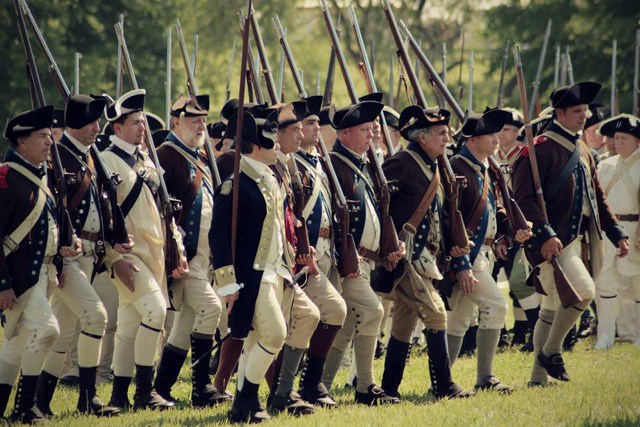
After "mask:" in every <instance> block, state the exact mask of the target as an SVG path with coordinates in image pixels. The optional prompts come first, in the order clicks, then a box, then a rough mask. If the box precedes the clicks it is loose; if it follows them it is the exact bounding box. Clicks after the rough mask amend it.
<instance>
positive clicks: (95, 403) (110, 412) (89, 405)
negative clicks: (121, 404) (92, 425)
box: [78, 366, 120, 417]
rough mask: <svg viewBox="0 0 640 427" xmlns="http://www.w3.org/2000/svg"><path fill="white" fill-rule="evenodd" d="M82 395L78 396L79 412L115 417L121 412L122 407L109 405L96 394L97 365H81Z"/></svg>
mask: <svg viewBox="0 0 640 427" xmlns="http://www.w3.org/2000/svg"><path fill="white" fill-rule="evenodd" d="M78 369H79V377H80V395H79V396H78V412H80V413H81V414H85V415H95V416H97V417H113V416H116V415H118V414H120V409H118V408H116V407H115V406H107V405H105V404H104V403H103V402H102V400H100V398H99V397H98V396H96V371H97V369H98V368H97V367H96V366H94V367H92V368H83V367H79V368H78Z"/></svg>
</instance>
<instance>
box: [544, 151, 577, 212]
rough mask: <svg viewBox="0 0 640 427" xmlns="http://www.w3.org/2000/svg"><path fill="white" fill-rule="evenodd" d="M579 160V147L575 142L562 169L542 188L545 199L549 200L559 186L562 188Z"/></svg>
mask: <svg viewBox="0 0 640 427" xmlns="http://www.w3.org/2000/svg"><path fill="white" fill-rule="evenodd" d="M579 161H580V147H579V146H578V145H577V144H576V146H575V148H574V150H573V153H571V157H569V160H568V161H567V163H566V164H565V165H564V168H562V171H561V172H560V174H559V175H558V177H557V178H556V179H554V180H553V181H550V182H549V183H548V185H546V186H545V188H543V189H542V192H543V194H544V198H545V199H547V200H551V199H552V198H553V196H555V195H556V193H557V192H558V190H560V188H562V186H563V185H564V184H565V183H566V182H567V180H568V179H569V176H570V175H571V173H572V172H573V170H574V169H575V167H576V165H577V164H578V162H579Z"/></svg>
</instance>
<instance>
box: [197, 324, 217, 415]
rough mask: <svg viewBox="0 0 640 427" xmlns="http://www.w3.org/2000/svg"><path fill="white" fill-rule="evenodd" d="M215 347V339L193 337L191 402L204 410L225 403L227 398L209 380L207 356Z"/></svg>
mask: <svg viewBox="0 0 640 427" xmlns="http://www.w3.org/2000/svg"><path fill="white" fill-rule="evenodd" d="M211 347H213V338H194V337H193V336H191V360H192V363H195V361H196V360H200V359H202V360H200V362H198V364H197V365H196V366H194V367H193V375H192V376H191V401H192V402H193V406H195V407H198V408H204V407H207V406H215V405H217V404H219V403H222V402H224V401H225V397H224V396H223V395H221V394H220V393H218V392H217V390H216V389H215V387H214V386H213V384H211V378H209V366H208V364H207V358H206V356H205V355H206V354H209V352H210V350H211Z"/></svg>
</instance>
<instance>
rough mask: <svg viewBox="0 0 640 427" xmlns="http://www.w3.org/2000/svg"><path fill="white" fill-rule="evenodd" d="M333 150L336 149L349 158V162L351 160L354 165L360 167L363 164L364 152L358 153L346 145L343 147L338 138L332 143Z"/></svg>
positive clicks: (364, 159)
mask: <svg viewBox="0 0 640 427" xmlns="http://www.w3.org/2000/svg"><path fill="white" fill-rule="evenodd" d="M333 151H336V152H338V153H340V154H342V155H344V156H345V157H347V158H348V159H349V160H351V162H353V164H355V165H356V166H358V167H360V168H362V166H363V165H364V163H365V162H366V158H367V157H366V153H365V154H362V155H360V154H358V153H356V152H355V151H353V150H350V149H348V148H347V147H345V146H344V145H343V144H342V143H341V142H340V140H339V139H336V142H335V143H334V144H333Z"/></svg>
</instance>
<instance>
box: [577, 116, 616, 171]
mask: <svg viewBox="0 0 640 427" xmlns="http://www.w3.org/2000/svg"><path fill="white" fill-rule="evenodd" d="M587 115H588V116H589V117H587V121H586V122H585V124H584V130H583V131H582V136H583V139H584V142H585V143H586V144H587V146H588V147H589V148H591V149H592V150H594V151H595V153H594V157H595V156H596V154H597V156H599V157H600V159H601V160H604V159H603V158H602V156H603V155H605V157H606V155H607V154H608V153H607V146H606V144H605V142H604V135H602V134H600V133H599V132H598V129H599V128H600V123H601V122H602V121H603V120H606V119H607V118H609V117H611V112H610V109H609V107H608V106H606V105H602V104H589V114H587Z"/></svg>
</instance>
